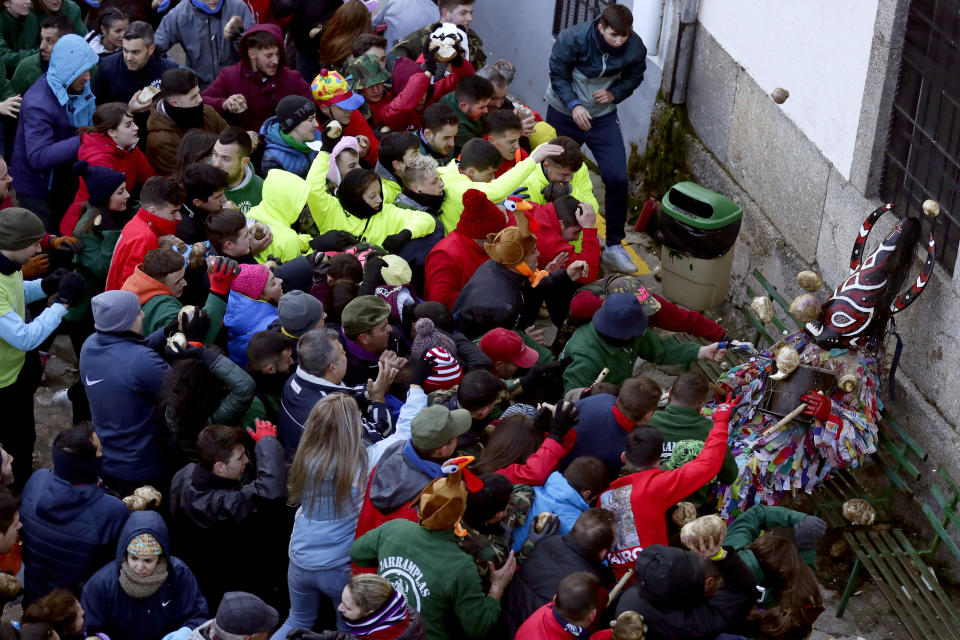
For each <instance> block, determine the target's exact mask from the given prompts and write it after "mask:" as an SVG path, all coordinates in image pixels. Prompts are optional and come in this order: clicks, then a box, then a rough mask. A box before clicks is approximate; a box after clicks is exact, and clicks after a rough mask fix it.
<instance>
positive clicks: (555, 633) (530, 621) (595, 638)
mask: <svg viewBox="0 0 960 640" xmlns="http://www.w3.org/2000/svg"><path fill="white" fill-rule="evenodd" d="M573 637H575V636H574V635H573V634H572V633H570V632H569V631H566V630H565V629H564V628H563V627H561V626H560V622H559V621H557V618H556V616H554V615H553V603H552V602H548V603H547V604H545V605H543V606H542V607H540V608H539V609H537V610H536V611H534V612H533V614H532V615H531V616H530V617H529V618H527V619H526V621H525V622H524V623H523V624H522V625H520V628H519V629H517V635H516V639H517V640H570V639H571V638H573ZM610 637H611V636H610V630H609V629H606V630H604V631H598V632H596V633H594V634H593V635H591V636H590V640H600V639H601V638H610Z"/></svg>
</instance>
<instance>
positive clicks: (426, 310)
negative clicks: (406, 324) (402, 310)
mask: <svg viewBox="0 0 960 640" xmlns="http://www.w3.org/2000/svg"><path fill="white" fill-rule="evenodd" d="M413 317H414V319H416V320H419V319H420V318H430V319H431V320H433V325H434V326H435V327H436V328H437V329H440V330H441V331H446V332H447V333H453V332H454V331H455V330H456V328H457V326H456V322H455V321H454V319H453V312H452V311H450V309H449V308H448V307H447V305H445V304H443V303H442V302H437V301H436V300H428V301H427V302H421V303H420V304H418V305H417V306H415V307H414V308H413Z"/></svg>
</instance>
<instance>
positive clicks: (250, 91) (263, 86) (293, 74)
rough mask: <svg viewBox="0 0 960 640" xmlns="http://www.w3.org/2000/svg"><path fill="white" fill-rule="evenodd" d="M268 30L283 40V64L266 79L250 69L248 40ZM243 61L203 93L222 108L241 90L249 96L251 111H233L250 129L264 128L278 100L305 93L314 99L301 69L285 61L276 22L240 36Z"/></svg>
mask: <svg viewBox="0 0 960 640" xmlns="http://www.w3.org/2000/svg"><path fill="white" fill-rule="evenodd" d="M258 31H266V32H267V33H269V34H270V35H272V36H273V37H275V38H276V39H277V42H279V43H280V65H279V66H278V67H277V72H276V73H275V74H274V75H273V77H272V78H270V79H268V80H267V81H266V82H264V81H263V76H262V75H261V74H260V72H259V71H254V70H253V69H251V68H250V62H249V58H248V57H247V48H246V46H245V44H244V42H245V41H246V39H247V36H249V35H250V34H251V33H255V32H258ZM239 50H240V62H238V63H236V64H234V65H230V66H229V67H225V68H224V69H223V70H221V71H220V75H218V76H217V79H216V80H214V81H213V84H211V85H210V86H209V87H207V88H206V89H205V90H204V92H203V101H204V102H205V103H206V104H208V105H210V106H211V107H213V108H214V109H216V110H217V111H222V108H223V101H224V100H226V99H227V98H229V97H230V96H232V95H234V94H236V93H240V94H243V96H244V97H245V98H246V99H247V110H246V111H244V112H243V113H238V114H233V117H234V118H236V119H237V123H238V124H239V125H240V126H241V127H243V128H244V129H247V130H248V131H260V125H262V124H263V121H264V120H266V119H267V118H269V117H270V116H272V115H274V111H275V110H276V108H277V103H278V102H280V99H281V98H284V97H286V96H289V95H298V96H303V97H304V98H306V99H307V100H313V94H312V93H311V92H310V86H309V85H308V84H307V82H306V81H305V80H304V79H303V76H301V75H300V73H299V72H297V71H295V70H293V69H288V68H287V67H286V65H285V63H284V55H283V34H282V33H281V32H280V27H278V26H277V25H275V24H256V25H253V26H252V27H250V28H249V29H247V31H246V33H244V34H243V38H241V39H240V44H239Z"/></svg>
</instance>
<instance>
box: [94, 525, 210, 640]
mask: <svg viewBox="0 0 960 640" xmlns="http://www.w3.org/2000/svg"><path fill="white" fill-rule="evenodd" d="M141 533H149V534H150V535H152V536H153V537H154V538H156V539H157V542H159V543H160V547H161V548H162V549H163V557H165V558H166V559H167V571H168V575H167V580H166V581H165V582H164V583H163V584H162V585H160V588H159V589H158V590H157V591H156V592H155V593H154V594H153V595H151V596H148V597H146V598H133V597H131V596H129V595H127V593H126V592H125V591H124V590H123V589H122V588H121V587H120V564H121V563H122V562H123V559H124V556H125V555H126V553H127V545H129V544H130V541H131V540H133V539H134V538H135V537H137V536H138V535H140V534H141ZM80 602H81V604H82V605H83V610H84V612H85V614H84V618H85V620H86V622H87V635H93V634H95V633H105V634H106V635H108V636H110V640H161V638H163V637H164V636H165V635H166V634H168V633H170V632H171V631H176V630H177V629H180V628H181V627H188V628H190V629H195V628H197V627H198V626H200V625H201V624H203V623H204V622H206V621H207V620H208V619H209V618H210V615H209V611H208V610H207V601H206V599H204V597H203V594H202V593H200V588H199V587H198V586H197V579H196V578H194V577H193V573H192V572H191V571H190V568H189V567H188V566H187V565H185V564H184V563H183V562H182V561H181V560H180V559H179V558H174V557H173V556H171V555H170V538H169V536H168V534H167V525H165V524H164V523H163V518H161V517H160V514H158V513H157V512H156V511H136V512H134V513H132V514H131V515H130V519H129V520H127V524H126V525H124V527H123V530H122V531H121V532H120V538H119V539H118V540H117V559H116V560H113V561H111V562H110V563H109V564H107V565H106V566H104V567H103V568H102V569H100V570H99V571H97V572H96V573H95V574H93V577H92V578H90V581H89V582H87V586H85V587H84V588H83V595H82V596H81V599H80Z"/></svg>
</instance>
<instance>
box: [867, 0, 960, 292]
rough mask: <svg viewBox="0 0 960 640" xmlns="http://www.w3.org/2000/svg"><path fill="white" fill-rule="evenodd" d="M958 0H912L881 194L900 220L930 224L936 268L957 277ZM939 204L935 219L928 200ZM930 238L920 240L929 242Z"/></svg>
mask: <svg viewBox="0 0 960 640" xmlns="http://www.w3.org/2000/svg"><path fill="white" fill-rule="evenodd" d="M958 68H960V0H913V2H911V3H910V11H909V15H908V19H907V30H906V37H905V38H904V45H903V62H902V65H901V69H900V83H899V86H898V87H897V95H896V99H895V100H894V105H893V117H892V121H891V127H890V139H889V141H888V143H887V149H886V151H885V152H884V170H883V180H882V184H881V195H882V196H883V198H884V200H886V201H887V202H892V203H894V204H896V205H897V207H896V209H895V210H894V211H895V212H896V213H897V215H899V216H905V215H907V214H908V213H913V214H916V215H920V218H921V219H923V220H924V225H925V229H926V230H929V229H930V225H931V224H932V225H933V233H934V238H935V239H936V242H937V262H939V263H940V264H941V265H942V266H943V267H944V268H945V269H946V270H947V271H948V272H949V273H951V274H952V273H953V270H954V267H955V265H956V262H957V250H958V247H960V74H958V73H957V71H956V70H957V69H958ZM928 198H932V199H934V200H936V201H937V202H939V203H940V215H939V216H938V217H937V218H934V219H933V220H932V221H931V220H930V219H929V218H927V217H926V216H924V215H922V214H920V210H921V205H922V203H923V201H924V200H926V199H928ZM926 235H927V234H926V232H925V233H924V234H922V236H921V239H920V240H921V242H923V243H925V242H926Z"/></svg>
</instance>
